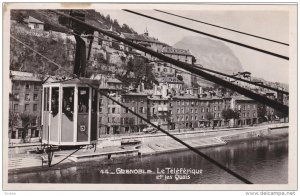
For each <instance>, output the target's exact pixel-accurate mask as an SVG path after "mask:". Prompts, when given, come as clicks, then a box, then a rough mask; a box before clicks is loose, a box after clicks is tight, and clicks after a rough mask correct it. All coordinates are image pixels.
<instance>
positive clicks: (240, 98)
mask: <svg viewBox="0 0 300 196" xmlns="http://www.w3.org/2000/svg"><path fill="white" fill-rule="evenodd" d="M232 98H233V99H235V100H236V101H254V100H253V99H250V98H248V97H245V96H236V97H232Z"/></svg>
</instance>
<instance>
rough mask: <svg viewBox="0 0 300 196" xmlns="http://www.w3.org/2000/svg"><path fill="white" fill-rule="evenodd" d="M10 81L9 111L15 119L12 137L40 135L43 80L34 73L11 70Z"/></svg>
mask: <svg viewBox="0 0 300 196" xmlns="http://www.w3.org/2000/svg"><path fill="white" fill-rule="evenodd" d="M10 82H11V96H10V99H9V112H10V118H12V117H14V119H10V120H13V121H15V122H13V124H12V126H11V127H10V128H11V132H10V138H11V139H23V140H24V139H26V138H34V137H40V131H41V128H40V125H41V107H42V80H41V79H39V77H38V76H36V75H34V74H32V73H27V72H19V71H11V72H10ZM26 118H27V120H26ZM28 118H29V119H30V120H28ZM29 121H30V122H29Z"/></svg>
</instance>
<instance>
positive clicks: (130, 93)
mask: <svg viewBox="0 0 300 196" xmlns="http://www.w3.org/2000/svg"><path fill="white" fill-rule="evenodd" d="M122 96H147V94H146V93H141V92H128V93H126V94H123V95H122Z"/></svg>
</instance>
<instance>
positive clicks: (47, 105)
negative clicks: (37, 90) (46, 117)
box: [44, 88, 49, 111]
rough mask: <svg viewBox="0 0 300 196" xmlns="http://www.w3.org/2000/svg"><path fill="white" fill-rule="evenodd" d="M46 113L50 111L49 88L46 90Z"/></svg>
mask: <svg viewBox="0 0 300 196" xmlns="http://www.w3.org/2000/svg"><path fill="white" fill-rule="evenodd" d="M44 111H49V88H44Z"/></svg>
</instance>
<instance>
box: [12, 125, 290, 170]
mask: <svg viewBox="0 0 300 196" xmlns="http://www.w3.org/2000/svg"><path fill="white" fill-rule="evenodd" d="M287 134H288V124H283V123H281V124H269V125H262V126H257V127H246V128H243V129H241V128H235V129H220V130H205V131H203V130H199V131H188V132H184V133H174V134H173V135H175V136H176V137H178V138H180V139H181V140H183V141H184V142H186V143H187V144H189V145H190V146H192V147H194V148H207V147H212V146H219V145H226V144H227V143H228V142H232V141H238V140H250V139H262V138H267V139H272V137H274V136H280V137H281V136H282V135H287ZM124 139H125V140H126V139H129V137H128V136H120V137H112V138H105V139H101V140H100V141H99V143H98V145H97V148H96V151H95V149H88V148H84V149H81V150H79V151H77V152H76V153H74V154H72V153H73V152H74V150H68V151H59V152H55V153H54V157H53V160H52V165H55V164H56V163H60V161H61V160H64V161H63V162H61V163H60V165H61V164H68V165H70V164H71V165H72V164H74V162H87V161H91V160H99V161H101V162H102V161H105V160H115V159H120V158H128V157H138V156H150V155H153V154H159V153H168V152H174V151H181V150H186V149H187V148H186V147H185V146H183V145H182V144H180V143H178V142H176V141H174V140H172V139H171V138H170V137H169V136H167V135H165V134H162V133H159V134H151V135H149V134H147V135H146V134H145V135H137V136H132V137H130V139H135V140H139V141H141V142H142V145H141V147H140V148H139V149H135V148H123V147H122V146H121V141H122V140H124ZM273 139H274V138H273ZM42 161H43V160H42V158H41V156H40V155H36V154H20V155H15V156H14V155H13V154H11V155H10V156H9V164H8V169H9V170H10V171H13V170H20V169H24V168H29V167H31V168H32V167H41V166H42ZM44 161H45V160H44ZM45 164H47V163H46V162H45ZM46 167H47V166H46Z"/></svg>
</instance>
